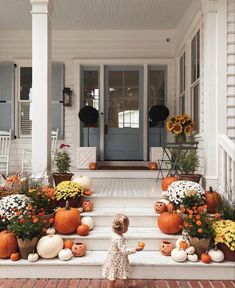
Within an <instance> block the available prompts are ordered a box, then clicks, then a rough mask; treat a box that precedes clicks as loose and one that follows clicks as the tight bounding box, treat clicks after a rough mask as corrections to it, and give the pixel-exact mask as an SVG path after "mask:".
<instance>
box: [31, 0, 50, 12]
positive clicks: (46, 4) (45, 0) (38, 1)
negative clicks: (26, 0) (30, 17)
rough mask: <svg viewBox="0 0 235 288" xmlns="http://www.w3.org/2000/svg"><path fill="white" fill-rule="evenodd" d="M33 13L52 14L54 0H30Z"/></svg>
mask: <svg viewBox="0 0 235 288" xmlns="http://www.w3.org/2000/svg"><path fill="white" fill-rule="evenodd" d="M30 3H31V5H32V10H31V13H32V14H50V13H51V12H53V10H54V7H53V0H30Z"/></svg>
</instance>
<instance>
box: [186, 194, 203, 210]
mask: <svg viewBox="0 0 235 288" xmlns="http://www.w3.org/2000/svg"><path fill="white" fill-rule="evenodd" d="M204 203H205V197H201V196H200V195H198V194H197V193H196V192H195V193H188V194H185V197H184V198H182V199H181V205H182V206H183V207H185V208H186V209H192V208H193V207H194V206H201V205H204Z"/></svg>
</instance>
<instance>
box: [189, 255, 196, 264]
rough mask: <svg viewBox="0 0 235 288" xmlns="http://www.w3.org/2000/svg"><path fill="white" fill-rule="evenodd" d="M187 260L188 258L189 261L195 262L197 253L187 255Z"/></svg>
mask: <svg viewBox="0 0 235 288" xmlns="http://www.w3.org/2000/svg"><path fill="white" fill-rule="evenodd" d="M188 260H189V261H190V262H197V261H198V256H197V254H189V255H188Z"/></svg>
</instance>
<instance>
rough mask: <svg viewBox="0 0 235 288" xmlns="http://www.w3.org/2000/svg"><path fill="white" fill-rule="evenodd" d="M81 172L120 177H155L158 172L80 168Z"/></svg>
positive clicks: (87, 174) (91, 174) (97, 175)
mask: <svg viewBox="0 0 235 288" xmlns="http://www.w3.org/2000/svg"><path fill="white" fill-rule="evenodd" d="M74 173H75V174H82V175H84V176H85V175H86V176H89V177H90V178H122V179H157V175H158V172H157V171H150V170H131V171H130V170H95V171H92V170H82V171H81V172H79V173H77V172H74Z"/></svg>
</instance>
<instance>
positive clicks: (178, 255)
mask: <svg viewBox="0 0 235 288" xmlns="http://www.w3.org/2000/svg"><path fill="white" fill-rule="evenodd" d="M171 256H172V258H173V260H175V261H176V262H184V261H185V260H186V259H187V258H188V255H187V253H186V252H185V250H183V249H179V248H175V249H173V250H172V251H171Z"/></svg>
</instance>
